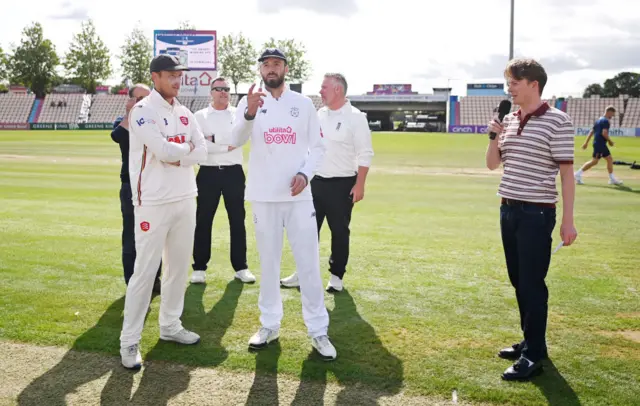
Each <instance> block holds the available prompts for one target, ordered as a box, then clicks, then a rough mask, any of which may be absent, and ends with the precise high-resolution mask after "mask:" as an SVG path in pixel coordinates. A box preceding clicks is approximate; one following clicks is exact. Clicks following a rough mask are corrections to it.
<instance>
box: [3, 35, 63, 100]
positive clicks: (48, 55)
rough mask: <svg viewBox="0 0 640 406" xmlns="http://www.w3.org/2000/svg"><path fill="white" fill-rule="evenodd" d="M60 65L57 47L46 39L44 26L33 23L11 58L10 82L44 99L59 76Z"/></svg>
mask: <svg viewBox="0 0 640 406" xmlns="http://www.w3.org/2000/svg"><path fill="white" fill-rule="evenodd" d="M59 64H60V59H59V58H58V55H57V54H56V48H55V46H54V45H53V43H52V42H51V41H50V40H48V39H44V36H43V32H42V25H40V23H33V24H32V25H31V26H28V27H26V28H25V29H24V30H23V31H22V39H21V41H20V45H19V46H18V47H16V48H15V49H14V50H13V55H11V57H10V63H9V69H10V72H11V75H10V81H11V82H12V83H15V84H21V85H23V86H26V87H28V88H29V89H31V91H32V92H34V93H35V94H36V96H37V97H44V95H45V93H46V92H47V91H48V90H49V89H50V88H51V83H52V81H53V80H54V79H55V78H56V76H57V74H56V67H57V66H58V65H59Z"/></svg>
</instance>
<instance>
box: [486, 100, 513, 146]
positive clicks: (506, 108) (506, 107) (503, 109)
mask: <svg viewBox="0 0 640 406" xmlns="http://www.w3.org/2000/svg"><path fill="white" fill-rule="evenodd" d="M510 111H511V102H510V101H509V100H503V101H501V102H500V105H499V106H498V122H500V123H502V120H503V119H504V116H506V115H507V114H509V112H510ZM497 135H498V134H496V133H494V132H493V131H491V132H490V133H489V138H490V139H492V140H494V139H495V138H496V136H497Z"/></svg>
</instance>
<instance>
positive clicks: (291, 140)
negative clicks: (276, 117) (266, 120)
mask: <svg viewBox="0 0 640 406" xmlns="http://www.w3.org/2000/svg"><path fill="white" fill-rule="evenodd" d="M264 143H265V144H295V143H296V133H295V131H293V129H292V128H291V127H285V128H283V127H272V128H269V131H265V132H264Z"/></svg>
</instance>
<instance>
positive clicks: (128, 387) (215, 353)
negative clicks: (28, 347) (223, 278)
mask: <svg viewBox="0 0 640 406" xmlns="http://www.w3.org/2000/svg"><path fill="white" fill-rule="evenodd" d="M242 288H243V286H242V283H241V282H239V281H237V280H234V281H232V282H229V284H227V287H226V289H225V292H224V294H223V296H222V298H221V299H220V300H219V301H218V302H217V303H216V304H215V305H214V307H213V308H212V309H211V311H210V312H208V313H206V314H205V311H204V308H203V305H202V297H203V294H204V290H205V286H204V285H193V284H192V285H190V286H189V288H188V289H187V292H186V295H185V307H184V314H183V317H182V321H183V324H184V325H185V327H186V328H188V329H192V330H193V331H195V332H197V333H198V334H200V336H201V337H202V342H201V343H199V344H198V345H195V346H182V345H179V344H176V343H169V342H164V341H158V342H157V344H156V345H155V347H154V348H153V349H152V350H151V351H150V352H149V353H148V354H147V355H146V356H145V357H144V368H143V370H142V373H143V375H142V378H141V381H140V385H139V387H138V389H137V390H136V393H135V394H134V395H133V398H132V397H131V391H132V388H133V380H134V376H135V374H136V372H135V371H130V370H127V369H125V368H124V367H122V365H121V364H120V357H119V348H120V331H121V329H122V321H123V309H124V300H125V298H124V297H121V298H120V299H118V300H116V301H115V302H113V303H112V304H111V305H110V306H109V308H108V309H107V310H106V311H105V313H104V314H103V315H102V316H101V317H100V319H99V320H98V322H97V323H96V325H95V326H93V327H92V328H91V329H89V330H87V331H86V332H85V333H84V334H82V335H81V336H80V337H78V339H77V340H76V341H75V342H74V344H73V347H72V348H71V350H70V351H69V352H67V353H66V354H65V355H64V357H63V358H62V360H61V361H60V362H59V363H58V364H57V365H56V366H55V367H53V368H52V369H50V370H49V371H47V372H46V373H44V374H43V375H42V376H40V377H38V378H37V379H35V380H34V381H33V382H31V383H30V384H29V386H27V387H26V388H25V389H24V390H23V391H22V393H20V395H19V396H18V405H20V406H27V405H38V406H40V405H47V406H58V405H60V406H62V405H67V401H66V399H65V397H66V396H67V395H68V394H71V393H73V392H75V391H77V389H78V388H79V387H80V386H82V385H85V384H87V383H89V382H92V381H95V380H97V379H99V378H101V377H103V376H105V375H107V374H110V375H109V378H108V380H107V383H106V385H105V386H104V388H103V389H102V393H101V396H100V404H101V405H122V404H127V403H129V402H130V399H131V402H132V403H134V404H141V405H154V406H155V405H166V404H167V403H168V401H169V400H170V399H171V398H173V397H175V396H177V395H179V394H180V393H182V392H184V391H185V390H186V389H187V388H188V386H189V381H190V377H191V370H192V369H193V367H190V366H183V365H175V364H172V363H166V362H162V361H159V360H164V361H177V362H185V360H187V363H189V362H188V361H189V360H194V362H192V364H193V363H197V365H199V366H217V365H219V364H220V363H221V362H223V361H224V360H226V358H227V356H228V352H227V351H226V349H225V348H224V347H222V345H221V341H222V337H223V336H224V334H225V332H226V331H227V329H228V328H229V326H230V325H231V323H232V322H233V318H234V315H235V309H236V307H237V304H238V298H239V296H240V293H241V292H242ZM154 327H155V328H156V329H157V328H158V327H157V320H154V322H153V323H146V322H145V328H154ZM105 348H109V349H112V350H113V351H112V353H113V355H117V356H114V357H110V358H106V359H105V358H104V357H95V356H93V354H91V353H90V352H104V350H105ZM143 350H144V349H143ZM195 360H197V362H195Z"/></svg>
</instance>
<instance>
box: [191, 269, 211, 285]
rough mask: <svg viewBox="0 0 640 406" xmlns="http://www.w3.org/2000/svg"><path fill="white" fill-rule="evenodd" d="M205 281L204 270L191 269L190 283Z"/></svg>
mask: <svg viewBox="0 0 640 406" xmlns="http://www.w3.org/2000/svg"><path fill="white" fill-rule="evenodd" d="M205 282H207V273H206V272H205V271H193V273H192V274H191V283H205Z"/></svg>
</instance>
